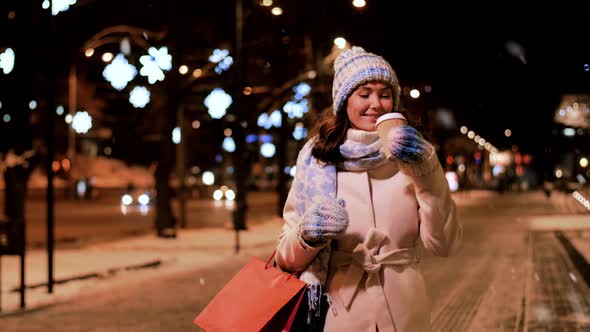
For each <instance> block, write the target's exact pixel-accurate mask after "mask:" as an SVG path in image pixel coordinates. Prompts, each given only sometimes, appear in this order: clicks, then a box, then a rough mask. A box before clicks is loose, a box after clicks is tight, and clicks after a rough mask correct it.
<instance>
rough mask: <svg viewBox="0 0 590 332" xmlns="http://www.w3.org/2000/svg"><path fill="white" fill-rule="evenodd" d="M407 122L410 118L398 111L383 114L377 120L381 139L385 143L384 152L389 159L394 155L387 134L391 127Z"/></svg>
mask: <svg viewBox="0 0 590 332" xmlns="http://www.w3.org/2000/svg"><path fill="white" fill-rule="evenodd" d="M405 124H408V120H407V119H406V117H405V116H404V115H403V114H401V113H398V112H393V113H387V114H383V115H382V116H380V117H379V118H378V119H377V122H375V127H376V128H377V132H378V133H379V139H380V140H381V144H382V145H383V152H384V153H385V156H386V157H387V158H388V159H391V158H392V157H391V151H390V150H389V148H388V147H387V146H388V145H389V144H388V142H387V141H388V140H387V134H388V133H389V130H390V129H391V128H393V127H397V126H401V125H405Z"/></svg>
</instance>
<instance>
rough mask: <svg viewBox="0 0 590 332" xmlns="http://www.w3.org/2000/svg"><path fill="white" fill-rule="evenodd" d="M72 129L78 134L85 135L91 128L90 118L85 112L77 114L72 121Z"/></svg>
mask: <svg viewBox="0 0 590 332" xmlns="http://www.w3.org/2000/svg"><path fill="white" fill-rule="evenodd" d="M72 128H74V130H75V131H76V132H77V133H78V134H86V133H87V132H88V130H90V128H92V117H91V116H90V115H89V114H88V113H86V112H78V113H76V115H74V119H73V120H72Z"/></svg>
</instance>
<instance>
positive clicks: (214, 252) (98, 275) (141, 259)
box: [0, 217, 282, 317]
mask: <svg viewBox="0 0 590 332" xmlns="http://www.w3.org/2000/svg"><path fill="white" fill-rule="evenodd" d="M281 226H282V219H280V218H278V217H276V218H272V219H269V220H267V221H265V222H263V223H259V224H254V225H252V226H250V227H249V229H248V230H246V231H241V232H240V233H239V234H240V236H239V239H240V248H241V250H240V253H241V254H249V255H251V254H252V253H253V252H256V250H257V249H264V250H267V251H268V249H267V248H268V247H271V246H272V245H273V244H274V243H275V241H276V238H277V236H278V234H279V232H280V229H281ZM177 234H178V236H177V238H176V239H162V238H158V237H156V236H155V235H152V234H150V235H144V236H139V237H133V238H128V239H124V240H119V241H114V242H109V243H100V244H94V245H89V246H86V247H84V248H82V249H56V251H55V253H54V289H53V294H48V293H47V252H46V251H45V250H29V251H27V253H26V258H25V264H26V265H25V266H26V268H25V276H26V281H25V283H26V287H27V288H26V291H25V295H26V296H25V304H26V308H25V309H24V310H22V309H20V308H19V305H20V293H19V291H18V290H19V287H20V272H19V271H20V257H19V256H2V261H1V264H2V266H1V268H2V270H1V273H2V279H1V282H2V285H1V286H2V294H1V298H0V299H1V301H2V302H1V304H2V311H1V312H0V317H2V316H7V315H12V314H18V313H22V312H29V311H34V310H38V309H41V308H44V307H47V306H51V305H54V304H58V303H60V302H64V301H67V300H68V299H71V298H73V297H75V296H76V295H79V294H81V293H83V292H84V291H85V290H88V289H89V288H92V287H96V286H98V284H104V283H108V282H109V281H111V282H116V281H118V280H120V279H125V278H129V277H133V278H135V277H137V274H138V273H137V270H144V269H152V270H153V269H157V270H154V271H155V273H158V274H159V275H161V274H163V273H173V272H175V271H183V270H187V269H192V268H195V269H196V268H207V267H208V266H212V265H214V264H218V263H220V262H222V261H223V260H224V259H226V258H227V257H231V256H233V255H235V239H236V235H235V234H236V233H235V231H233V229H228V228H205V229H188V230H183V229H180V230H178V233H177ZM268 254H269V255H270V252H269V253H268Z"/></svg>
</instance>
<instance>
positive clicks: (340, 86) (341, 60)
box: [332, 46, 400, 114]
mask: <svg viewBox="0 0 590 332" xmlns="http://www.w3.org/2000/svg"><path fill="white" fill-rule="evenodd" d="M372 81H379V82H384V83H386V84H388V85H390V86H391V87H392V89H393V99H394V100H393V101H394V106H393V108H394V110H397V108H398V105H399V95H400V86H399V81H398V79H397V76H396V75H395V72H394V71H393V68H391V65H390V64H389V63H388V62H387V61H385V59H383V58H382V57H380V56H378V55H376V54H373V53H369V52H367V51H365V50H364V49H363V48H362V47H358V46H353V47H352V48H350V49H348V50H345V51H343V52H342V53H340V55H339V56H338V58H336V61H334V83H333V84H332V100H333V105H332V106H333V111H334V114H336V113H337V112H338V111H340V109H341V108H342V106H343V105H344V104H345V102H346V99H347V98H348V97H349V96H350V94H351V93H352V92H353V91H354V90H355V89H356V88H357V87H359V86H360V85H362V84H365V83H368V82H372Z"/></svg>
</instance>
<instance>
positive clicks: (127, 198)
mask: <svg viewBox="0 0 590 332" xmlns="http://www.w3.org/2000/svg"><path fill="white" fill-rule="evenodd" d="M121 203H122V204H123V205H131V203H133V197H131V195H129V194H125V195H123V197H121Z"/></svg>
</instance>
